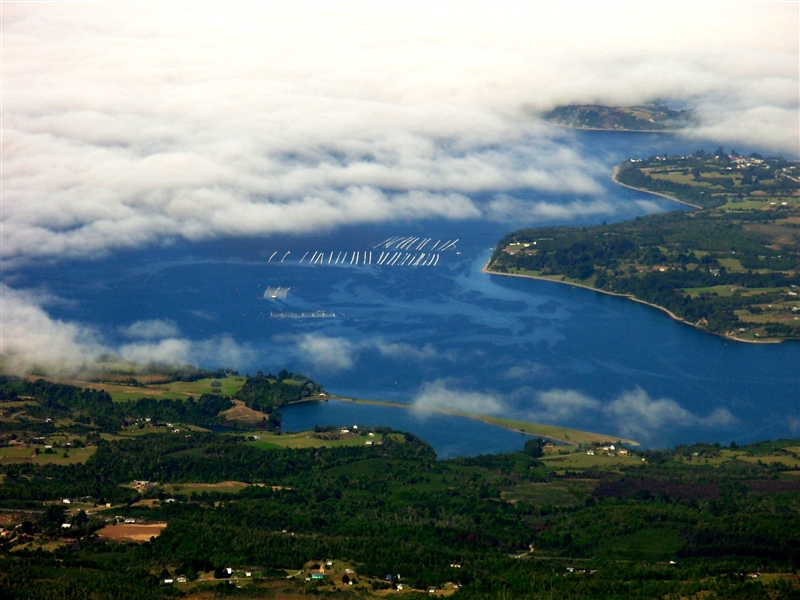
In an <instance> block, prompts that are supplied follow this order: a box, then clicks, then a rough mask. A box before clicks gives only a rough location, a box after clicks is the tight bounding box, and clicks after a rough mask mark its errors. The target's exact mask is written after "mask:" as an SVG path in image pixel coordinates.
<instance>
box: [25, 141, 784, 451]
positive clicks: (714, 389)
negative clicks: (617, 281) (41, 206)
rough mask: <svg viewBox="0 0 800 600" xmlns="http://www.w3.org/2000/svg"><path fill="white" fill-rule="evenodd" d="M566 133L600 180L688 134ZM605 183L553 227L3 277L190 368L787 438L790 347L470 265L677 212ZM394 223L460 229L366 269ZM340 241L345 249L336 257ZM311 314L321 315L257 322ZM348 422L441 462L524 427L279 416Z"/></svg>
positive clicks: (215, 251)
mask: <svg viewBox="0 0 800 600" xmlns="http://www.w3.org/2000/svg"><path fill="white" fill-rule="evenodd" d="M570 143H572V144H573V145H575V146H576V147H578V148H579V149H582V151H583V152H584V153H585V154H586V155H592V156H593V157H595V158H598V157H599V160H601V161H602V162H604V164H606V165H607V167H608V172H609V174H610V171H611V167H612V166H613V165H614V164H615V163H617V162H619V161H620V160H622V159H623V158H626V157H628V156H648V155H651V154H655V153H664V152H669V153H677V152H690V151H692V150H694V149H695V148H696V147H698V143H696V142H685V141H681V140H680V139H677V138H665V137H663V136H662V137H659V136H656V135H624V134H585V135H584V134H578V135H576V136H575V137H574V139H573V140H572V141H571V142H570ZM604 185H605V187H606V189H605V191H604V192H603V193H602V194H600V195H599V196H600V198H601V199H602V201H603V202H605V203H607V204H608V205H609V206H611V207H613V210H612V211H611V212H606V213H603V214H594V213H592V212H591V211H588V212H587V214H586V215H585V216H583V217H576V218H573V219H570V220H568V221H565V220H564V219H563V218H560V220H559V218H558V217H556V218H554V220H552V221H542V220H541V217H540V216H534V215H537V214H540V213H535V211H533V210H532V211H531V213H530V215H531V216H529V215H528V213H527V212H526V211H525V210H521V211H520V214H519V215H515V219H514V221H513V222H492V221H474V220H469V221H460V222H455V221H445V220H430V221H414V222H406V223H396V224H392V225H379V226H374V225H372V226H359V227H348V228H344V229H339V230H337V231H335V232H329V233H321V234H319V235H309V236H305V237H297V236H293V237H271V238H269V239H227V240H218V241H213V242H207V243H199V244H190V243H186V242H176V243H173V244H170V245H167V246H164V247H160V248H148V249H144V250H137V251H128V252H119V253H117V254H115V255H114V256H113V257H109V258H107V259H102V260H94V261H75V262H69V263H59V264H58V265H51V266H47V265H40V266H36V267H31V268H28V269H26V270H25V271H24V272H20V273H16V274H15V275H14V281H13V285H14V286H15V287H30V288H44V289H46V290H49V291H50V292H53V293H55V294H57V295H58V296H59V297H61V298H63V299H64V300H66V302H63V303H60V304H58V305H57V306H52V307H48V308H49V310H50V311H51V315H52V316H53V317H54V318H60V319H65V320H71V321H79V322H82V323H86V324H89V325H92V326H94V327H96V328H98V329H100V330H101V331H102V332H103V333H104V334H105V335H106V336H107V338H108V339H110V340H116V341H117V342H118V343H124V342H125V339H124V338H123V337H122V334H121V333H120V331H121V328H123V327H126V326H128V325H130V324H132V323H134V322H136V321H140V320H145V319H168V320H170V321H172V322H174V323H175V325H176V326H177V328H178V329H179V330H180V336H181V337H182V338H185V339H188V340H191V341H192V342H195V343H198V344H200V345H202V347H204V348H205V349H206V354H204V355H203V356H205V357H206V358H205V359H199V360H200V362H202V361H203V360H204V362H205V366H208V367H217V366H227V365H233V364H238V365H239V367H240V369H241V371H242V372H248V371H249V372H251V373H254V372H255V371H256V370H259V369H262V370H264V371H270V370H272V371H273V372H275V371H277V370H280V369H281V368H283V367H286V368H288V369H289V370H291V371H298V372H302V373H306V374H308V375H310V376H311V377H313V378H314V379H316V380H318V381H320V382H321V383H322V384H323V385H324V386H325V388H326V389H327V390H328V391H330V392H332V393H335V394H338V395H342V396H352V397H361V398H376V399H386V400H392V401H396V402H402V403H411V402H414V401H417V400H419V401H422V402H427V403H430V404H432V405H438V406H448V407H451V408H455V409H462V410H473V411H477V412H486V413H492V414H499V415H501V416H508V417H510V418H520V419H533V420H539V421H541V422H548V423H554V424H559V425H565V426H571V427H577V428H582V429H589V430H593V431H602V432H604V433H608V434H610V435H617V436H623V437H633V438H635V439H638V440H641V441H642V442H644V443H645V444H646V445H651V446H659V445H672V444H676V443H685V442H692V441H697V440H702V441H720V442H724V443H728V442H730V441H731V440H734V439H735V440H736V441H738V442H747V441H751V440H757V439H763V438H776V437H788V436H792V435H795V436H796V435H800V344H796V343H791V344H780V345H753V344H741V343H733V342H727V341H725V340H722V339H719V338H716V337H713V336H711V335H708V334H704V333H702V332H700V331H698V330H695V329H693V328H692V327H689V326H686V325H683V324H680V323H677V322H675V321H673V320H671V319H670V318H668V317H667V316H665V315H664V314H663V313H661V312H660V311H658V310H655V309H652V308H650V307H647V306H643V305H640V304H636V303H634V302H630V301H627V300H625V299H621V298H616V297H611V296H606V295H602V294H598V293H594V292H591V291H588V290H583V289H578V288H572V287H570V286H565V285H560V284H555V283H550V282H542V281H535V280H526V279H519V278H510V277H502V276H490V275H487V274H484V273H482V272H481V268H482V267H483V265H484V264H485V263H486V261H487V259H488V258H489V256H490V254H491V249H492V247H493V246H494V244H495V243H496V242H497V241H498V240H499V239H500V238H501V237H502V236H503V235H505V234H506V233H508V232H510V231H512V230H513V229H515V228H519V227H520V226H535V225H549V224H554V223H560V222H569V223H571V224H578V225H581V224H583V225H585V224H592V223H598V222H601V221H603V220H609V221H610V220H622V219H628V218H632V217H635V216H637V215H642V214H645V213H647V212H652V211H655V210H662V211H663V210H682V208H681V207H680V206H679V205H676V204H675V203H672V202H670V201H668V200H663V199H659V198H655V197H653V196H649V195H647V194H642V193H638V192H634V191H631V190H627V189H624V188H621V187H619V186H615V185H614V184H613V183H611V182H610V181H607V182H604ZM515 198H516V200H518V201H519V202H521V203H522V204H521V206H522V207H523V209H524V207H525V206H526V204H525V203H530V206H531V207H533V205H534V203H537V202H542V201H544V202H548V203H551V204H552V205H556V206H559V205H560V206H570V205H572V206H574V205H575V203H576V202H578V203H590V202H592V201H593V200H596V198H593V197H583V198H581V197H575V196H574V195H556V194H552V195H547V194H541V193H535V192H525V191H520V192H518V193H516V194H515ZM476 201H479V202H482V201H487V202H488V201H490V199H489V198H488V197H487V198H486V199H482V198H477V199H476ZM397 236H400V237H403V238H409V237H418V238H420V240H419V241H418V242H415V243H414V244H413V245H412V246H411V247H410V248H411V249H415V248H416V247H417V246H418V245H419V243H421V241H422V240H424V239H425V238H431V241H430V242H428V244H427V247H426V248H423V250H421V251H415V252H414V254H415V256H417V255H419V254H420V253H421V252H423V251H425V250H426V249H429V248H432V246H433V244H434V243H435V242H436V241H441V243H442V245H443V244H444V242H446V241H448V240H455V239H456V238H457V239H458V242H457V243H456V244H455V245H454V246H452V247H450V248H449V249H447V250H445V251H443V252H441V253H439V258H438V264H436V265H435V266H426V267H422V266H417V267H409V266H408V264H406V265H405V266H399V262H400V261H399V260H398V264H395V265H393V266H387V265H386V264H384V265H380V266H378V265H376V264H375V263H376V262H377V261H378V259H379V256H380V252H381V251H385V247H384V248H380V247H378V248H376V246H377V245H378V244H379V243H380V242H382V241H384V240H387V239H390V238H392V237H397ZM287 251H290V252H291V253H290V254H289V255H288V256H286V258H285V259H284V261H283V262H280V260H281V258H283V257H284V256H285V255H286V252H287ZM355 251H358V252H359V257H360V261H362V260H363V257H362V255H361V253H362V252H365V251H371V252H372V264H367V265H364V264H360V262H359V264H358V265H355V264H351V263H350V261H351V260H352V253H353V252H355ZM394 251H396V249H395V248H394V247H392V252H394ZM306 252H308V253H309V254H308V255H307V257H306V259H305V260H304V261H303V263H300V262H299V261H300V258H301V257H302V256H303V255H304V253H306ZM318 252H324V253H325V254H324V259H323V261H322V263H321V264H320V263H317V264H314V265H311V264H309V263H310V259H311V257H312V255H313V254H314V253H318ZM344 252H348V253H349V254H348V258H347V260H346V261H343V262H340V264H336V265H335V264H333V262H334V261H335V260H336V258H338V257H339V255H340V254H341V253H344ZM331 253H332V254H331ZM273 254H274V256H273ZM429 256H430V255H429ZM270 257H272V259H271V260H270ZM425 260H426V261H427V260H430V258H429V257H426V258H425ZM329 261H331V264H328V262H329ZM268 286H272V287H277V286H283V287H289V288H290V291H289V293H288V295H287V297H286V298H281V299H275V300H273V299H264V298H263V294H264V291H265V289H266V288H267V287H268ZM318 310H322V311H327V312H328V313H335V314H336V317H335V318H275V317H274V316H271V313H273V314H274V313H284V314H285V313H302V312H313V311H318ZM231 348H236V349H239V350H243V351H244V353H243V354H242V353H239V354H237V353H236V352H233V351H232V350H231ZM216 349H218V352H216V351H215V350H216ZM352 423H362V424H368V425H390V426H393V427H396V428H399V429H407V430H409V431H412V432H414V433H417V435H420V436H421V437H423V438H424V439H427V440H428V441H430V442H431V443H432V444H433V445H434V447H435V448H436V449H437V451H438V452H439V453H440V455H441V456H456V455H469V454H478V453H485V452H497V451H506V450H511V449H515V448H521V447H522V445H523V443H524V440H525V437H524V436H522V435H520V434H517V433H514V432H510V431H506V430H503V429H500V428H496V427H491V426H488V425H484V424H482V423H477V422H475V421H469V420H465V419H460V418H456V417H443V416H430V417H429V418H428V419H420V418H419V416H415V413H414V412H413V411H408V410H406V409H393V408H391V407H389V408H383V407H373V406H369V407H365V406H357V405H349V404H346V403H339V402H328V403H325V404H318V405H303V406H297V407H291V408H289V409H287V410H286V411H285V413H284V424H285V426H286V427H287V428H289V429H300V428H305V427H309V426H313V425H315V424H320V425H323V424H333V425H346V424H352Z"/></svg>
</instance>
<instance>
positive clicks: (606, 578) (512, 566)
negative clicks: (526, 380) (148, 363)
mask: <svg viewBox="0 0 800 600" xmlns="http://www.w3.org/2000/svg"><path fill="white" fill-rule="evenodd" d="M265 379H270V378H267V377H265ZM272 379H274V380H275V381H277V378H272ZM286 379H288V378H284V379H281V381H286ZM26 389H27V388H26ZM53 390H54V391H55V392H57V393H58V394H59V395H60V396H65V397H67V396H70V394H69V393H67V392H68V390H59V389H58V388H53ZM6 393H8V394H10V393H11V391H10V388H9V389H6ZM69 402H71V401H66V400H62V401H61V402H60V405H67V404H69ZM102 406H103V403H102V402H99V403H98V407H99V408H100V409H102ZM382 433H384V436H383V443H382V444H380V445H378V444H375V445H372V446H356V447H335V448H307V449H277V448H273V449H262V448H258V447H256V446H254V445H252V444H250V443H248V442H247V438H246V436H242V435H228V434H225V435H215V434H211V433H197V432H192V433H186V434H184V435H166V434H147V435H142V436H137V437H134V438H129V439H121V440H116V441H105V440H102V441H99V442H98V448H97V451H96V452H95V454H94V455H93V456H92V457H91V458H89V459H88V460H87V462H86V463H85V464H74V465H65V466H59V465H53V464H49V465H33V464H24V463H23V464H3V465H0V474H2V478H0V504H2V505H3V506H4V507H18V506H21V505H22V504H23V503H24V505H25V506H26V507H29V508H33V509H34V510H35V509H38V510H39V511H41V512H39V513H34V512H30V513H26V516H25V519H26V522H25V523H24V524H23V526H22V527H21V530H22V535H23V536H31V535H37V536H45V537H46V538H47V539H58V538H66V540H67V541H68V542H69V543H68V544H67V545H66V546H63V547H61V548H60V549H58V550H56V551H54V552H44V551H41V550H39V551H36V552H32V551H27V550H22V551H20V549H19V548H15V551H14V552H10V547H9V546H8V542H0V562H1V563H2V568H0V595H3V594H4V595H7V596H10V597H15V598H16V597H18V598H33V597H38V598H48V597H54V596H55V595H56V594H57V593H61V594H62V597H64V598H70V597H85V596H80V595H79V594H78V592H77V591H76V590H78V589H79V587H80V586H81V585H82V584H84V583H85V585H86V587H85V589H87V590H89V591H91V592H92V593H93V594H94V595H95V596H96V597H118V598H128V597H139V598H163V597H171V596H170V595H171V594H172V595H178V594H179V592H177V591H175V589H174V588H173V587H171V586H168V587H165V586H164V585H163V584H159V579H156V578H154V577H153V574H155V573H161V574H162V575H164V577H161V578H160V579H162V580H163V578H165V577H166V576H167V575H169V576H173V575H177V574H181V575H185V576H187V578H189V579H194V578H195V577H197V576H198V574H199V573H201V572H208V573H211V572H218V573H219V574H221V575H224V573H225V571H223V568H224V567H229V566H234V567H237V566H238V567H245V566H246V567H248V568H249V567H251V566H258V567H259V569H262V570H265V572H267V571H269V570H275V569H286V568H293V569H301V568H302V567H303V565H304V564H305V563H307V562H308V561H309V560H321V559H323V558H326V557H327V558H337V559H341V560H348V561H351V562H352V563H354V564H355V565H357V570H358V573H359V576H363V577H374V578H380V579H385V577H386V575H387V574H389V575H390V580H389V581H387V583H386V585H392V584H393V583H395V584H396V583H397V581H403V582H405V583H406V585H413V586H414V587H416V588H418V589H425V588H427V587H428V586H434V587H437V588H439V587H441V586H443V585H444V584H445V583H446V582H455V583H458V584H459V585H463V586H464V587H463V589H462V590H460V591H459V592H458V594H459V596H463V597H466V598H471V597H475V598H478V597H480V598H486V597H493V596H497V597H503V594H505V595H506V596H505V597H514V598H536V597H550V596H552V597H587V598H588V597H592V598H602V597H631V598H643V597H667V596H669V595H673V596H675V597H680V596H691V595H693V594H696V593H699V592H701V591H709V590H712V589H713V590H714V591H715V592H717V593H721V592H720V590H723V591H724V592H725V593H726V594H731V597H742V596H741V594H743V593H753V594H757V593H758V594H765V593H772V591H775V590H777V591H781V590H783V588H780V586H785V585H789V584H786V583H780V582H777V583H774V584H770V585H773V586H778V587H774V588H768V587H766V586H765V585H764V584H760V583H759V582H753V581H746V580H745V579H744V578H742V577H739V575H737V574H741V573H747V572H748V571H751V570H765V569H766V570H773V571H786V570H790V569H791V568H793V561H796V560H797V553H796V549H797V548H798V547H800V482H797V481H796V478H794V479H793V478H792V477H791V476H785V477H784V475H783V473H784V471H786V470H789V469H791V468H793V467H792V465H793V464H794V463H793V461H794V460H796V456H795V455H794V454H792V452H793V450H792V448H794V447H796V446H798V442H797V441H786V440H784V441H781V442H771V443H763V444H758V445H752V446H743V447H737V452H740V453H742V454H746V455H748V456H750V457H754V458H755V457H761V456H767V455H769V456H770V460H765V461H762V462H757V461H752V460H751V461H749V462H745V461H739V460H723V461H722V463H721V464H720V465H719V466H715V467H714V466H711V465H699V464H693V463H692V461H690V460H687V458H689V457H694V456H700V455H702V456H709V457H710V456H713V457H715V458H716V459H717V460H720V457H721V455H722V452H723V449H722V448H721V447H720V446H719V445H693V446H689V447H681V448H677V449H675V450H658V451H647V452H644V453H642V457H643V458H645V459H646V460H645V461H644V462H642V461H639V460H634V461H631V463H630V466H628V467H625V466H622V467H620V469H619V471H615V472H603V471H601V470H599V469H594V470H586V471H582V472H580V473H570V472H569V471H567V472H565V473H563V474H561V475H559V474H557V473H556V471H554V470H553V469H551V468H548V467H547V466H546V464H545V463H544V462H542V458H541V457H542V446H543V444H542V440H535V439H534V440H529V441H528V442H527V443H526V444H525V448H524V449H523V450H521V451H519V452H512V453H509V454H503V455H484V456H475V457H469V458H458V459H453V460H442V461H439V460H437V459H436V455H435V453H434V451H433V449H432V448H431V447H430V446H428V445H427V444H425V443H424V442H423V441H422V440H419V439H418V438H416V437H415V436H413V435H410V434H404V433H400V432H393V431H391V430H388V429H387V430H382ZM782 456H785V457H786V464H783V463H782V462H781V457H782ZM132 480H148V481H151V482H158V483H159V484H168V483H172V484H178V483H192V482H203V483H217V482H222V481H229V480H237V481H243V482H246V483H250V484H253V485H250V486H248V487H246V488H245V489H244V490H242V491H241V492H239V493H238V494H236V495H235V496H234V495H232V494H231V493H225V492H224V491H222V490H218V491H215V492H209V493H203V494H199V495H198V494H196V493H194V494H191V495H189V496H185V495H184V496H177V497H174V498H171V500H174V501H171V502H166V501H165V500H166V499H167V498H166V495H165V492H164V488H162V487H153V488H151V489H150V490H149V491H148V492H146V496H147V497H150V498H153V499H161V500H163V501H162V502H161V503H159V502H155V503H147V504H136V505H134V506H132V504H133V503H134V502H135V501H136V500H138V499H140V498H141V497H142V496H141V494H140V493H139V492H137V491H135V490H133V489H132V488H131V487H129V486H128V484H130V482H131V481H132ZM571 482H575V488H574V489H573V488H570V486H572V485H573V484H572V483H571ZM551 486H552V487H551ZM551 489H552V490H553V492H552V493H551V492H548V491H547V490H551ZM565 489H570V492H569V494H568V499H566V500H562V501H558V500H555V498H558V497H559V493H558V492H557V490H562V491H563V490H565ZM562 496H563V494H562ZM63 497H70V498H76V497H81V498H90V499H93V500H94V501H95V502H98V503H102V502H106V501H110V502H113V503H114V504H116V505H117V507H116V508H114V511H113V514H122V515H126V516H135V517H136V518H143V519H150V520H163V521H167V522H168V523H169V526H168V527H167V528H166V529H165V530H164V531H163V533H162V534H161V535H160V536H159V537H157V538H156V539H154V540H152V541H151V542H148V543H145V544H142V545H138V546H137V545H124V544H114V543H106V542H101V541H99V540H97V539H96V538H95V537H94V536H93V535H92V532H93V531H94V530H95V529H96V528H97V527H98V526H100V525H101V524H102V522H101V520H100V519H99V518H98V517H96V516H89V515H87V514H86V513H82V512H76V513H74V514H72V515H67V514H66V512H65V510H64V509H65V506H64V505H62V504H58V503H53V501H54V500H59V499H60V498H63ZM511 497H513V498H514V500H513V501H511V500H509V498H511ZM64 522H68V523H70V524H71V525H72V527H70V528H69V529H63V528H61V526H60V525H61V524H62V523H64ZM540 555H545V556H547V557H548V558H549V559H551V560H548V561H539V560H535V557H536V556H540ZM514 556H516V557H522V558H511V557H514ZM669 560H676V561H677V562H678V565H667V564H666V563H667V562H668V561H669ZM452 565H459V566H458V567H454V566H452ZM565 566H570V567H571V568H572V569H573V570H572V571H567V570H566V569H565ZM56 567H58V569H59V571H58V572H59V577H51V573H52V572H53V569H55V568H56ZM144 572H146V573H148V574H149V575H148V576H146V577H141V578H140V579H141V580H140V581H137V582H135V583H132V582H130V581H128V577H130V576H135V575H137V574H142V573H144ZM398 575H401V576H402V579H398ZM282 578H283V577H282ZM298 585H300V586H301V587H299V588H298V589H302V585H303V583H302V582H298ZM115 586H116V587H115ZM709 586H711V587H709ZM234 588H235V586H233V587H231V588H227V587H226V588H220V590H221V591H223V590H224V591H225V593H228V592H231V593H234ZM315 589H316V588H315ZM783 591H785V590H783ZM243 593H244V592H243ZM250 593H256V592H254V591H251V592H250ZM776 593H777V592H776ZM781 593H782V591H781ZM737 594H739V596H737ZM762 597H763V596H762Z"/></svg>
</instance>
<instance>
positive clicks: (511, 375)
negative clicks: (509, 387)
mask: <svg viewBox="0 0 800 600" xmlns="http://www.w3.org/2000/svg"><path fill="white" fill-rule="evenodd" d="M549 374H550V368H549V367H547V365H543V364H541V363H536V362H532V361H523V362H522V363H520V364H517V365H514V366H513V367H510V368H508V369H507V370H506V371H505V373H503V376H504V377H505V378H506V379H528V378H532V377H542V376H546V375H549Z"/></svg>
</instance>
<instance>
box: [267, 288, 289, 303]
mask: <svg viewBox="0 0 800 600" xmlns="http://www.w3.org/2000/svg"><path fill="white" fill-rule="evenodd" d="M290 289H291V288H288V287H280V286H278V287H276V288H274V287H268V288H267V291H265V292H264V299H265V300H282V299H284V298H286V294H288V293H289V290H290Z"/></svg>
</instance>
